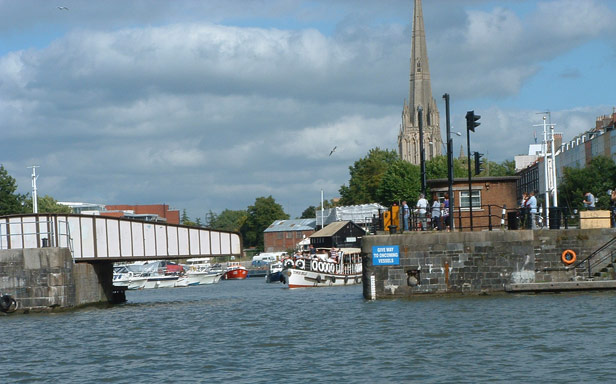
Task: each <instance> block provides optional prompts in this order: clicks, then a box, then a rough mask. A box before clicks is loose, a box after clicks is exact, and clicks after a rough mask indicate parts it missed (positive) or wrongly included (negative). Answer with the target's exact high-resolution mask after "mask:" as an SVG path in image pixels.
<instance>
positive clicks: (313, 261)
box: [310, 260, 319, 271]
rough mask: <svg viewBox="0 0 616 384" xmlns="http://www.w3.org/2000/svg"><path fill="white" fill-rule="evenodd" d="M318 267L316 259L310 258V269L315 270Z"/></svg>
mask: <svg viewBox="0 0 616 384" xmlns="http://www.w3.org/2000/svg"><path fill="white" fill-rule="evenodd" d="M318 267H319V262H318V261H316V260H312V261H311V262H310V270H311V271H316V270H317V268H318Z"/></svg>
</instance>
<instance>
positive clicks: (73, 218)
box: [0, 214, 242, 262]
mask: <svg viewBox="0 0 616 384" xmlns="http://www.w3.org/2000/svg"><path fill="white" fill-rule="evenodd" d="M41 247H60V248H69V249H70V250H71V253H72V255H73V259H74V260H75V261H76V262H93V261H135V260H156V259H182V258H189V257H222V256H241V254H242V242H241V238H240V235H239V233H237V232H227V231H219V230H212V229H206V228H195V227H188V226H184V225H175V224H166V223H158V222H146V221H138V220H128V219H120V218H115V217H106V216H93V215H66V214H38V215H35V214H32V215H13V216H3V217H0V249H20V248H22V249H23V248H41Z"/></svg>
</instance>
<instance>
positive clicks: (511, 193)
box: [427, 176, 519, 231]
mask: <svg viewBox="0 0 616 384" xmlns="http://www.w3.org/2000/svg"><path fill="white" fill-rule="evenodd" d="M518 179H519V177H518V176H498V177H475V178H472V179H471V192H472V195H471V196H472V206H473V230H486V229H489V226H490V223H491V225H492V227H493V228H499V227H500V223H501V218H502V214H503V212H502V211H503V208H506V209H507V211H511V212H514V211H516V210H517V208H518V205H519V202H518V199H517V197H516V195H517V193H516V187H517V182H518ZM428 186H429V187H430V191H432V193H436V194H437V195H438V197H439V199H442V198H443V196H444V195H445V193H446V192H447V191H448V181H447V179H433V180H428ZM468 192H469V190H468V179H465V178H457V179H454V180H453V194H454V196H453V198H454V200H453V201H454V220H455V221H454V227H455V228H457V229H460V228H461V229H462V230H464V231H466V230H470V209H469V193H468ZM427 198H428V200H431V199H432V196H427Z"/></svg>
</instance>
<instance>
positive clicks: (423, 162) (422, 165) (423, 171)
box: [417, 105, 426, 196]
mask: <svg viewBox="0 0 616 384" xmlns="http://www.w3.org/2000/svg"><path fill="white" fill-rule="evenodd" d="M422 112H423V108H421V105H420V106H418V107H417V122H418V123H419V166H420V168H421V193H422V194H423V195H424V196H426V155H425V152H424V146H423V116H422Z"/></svg>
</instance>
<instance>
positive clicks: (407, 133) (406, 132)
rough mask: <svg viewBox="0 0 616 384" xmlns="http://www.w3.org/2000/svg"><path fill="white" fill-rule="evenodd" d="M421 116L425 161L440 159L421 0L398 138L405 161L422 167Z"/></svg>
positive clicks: (415, 16)
mask: <svg viewBox="0 0 616 384" xmlns="http://www.w3.org/2000/svg"><path fill="white" fill-rule="evenodd" d="M420 110H421V115H422V119H421V121H422V131H423V148H424V158H425V160H426V161H428V160H430V159H432V158H433V157H435V156H440V155H441V148H442V142H443V141H442V139H441V129H440V124H439V112H438V108H437V107H436V101H435V100H434V98H433V97H432V88H431V86H430V67H429V65H428V50H427V48H426V32H425V28H424V22H423V12H422V9H421V0H415V8H414V10H413V35H412V42H411V86H410V92H409V99H408V100H406V101H405V102H404V108H403V110H402V124H401V125H400V134H399V135H398V153H399V154H400V157H401V158H402V159H403V160H406V161H409V162H411V163H412V164H417V165H419V164H420V143H419V111H420Z"/></svg>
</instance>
